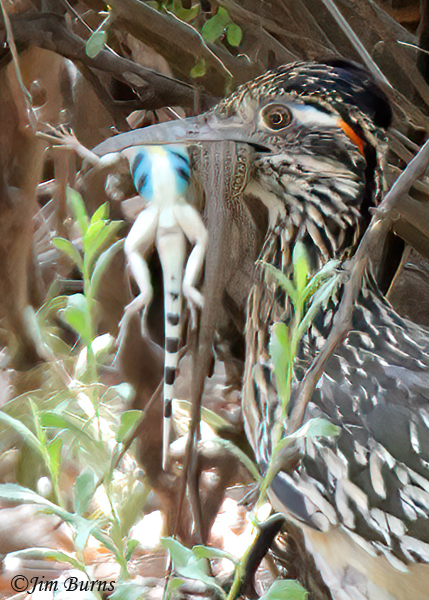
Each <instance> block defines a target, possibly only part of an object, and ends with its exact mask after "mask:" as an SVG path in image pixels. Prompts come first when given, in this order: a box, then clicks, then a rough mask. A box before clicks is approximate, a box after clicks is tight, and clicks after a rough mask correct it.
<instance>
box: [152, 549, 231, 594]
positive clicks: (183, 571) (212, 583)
mask: <svg viewBox="0 0 429 600" xmlns="http://www.w3.org/2000/svg"><path fill="white" fill-rule="evenodd" d="M161 544H162V545H163V546H164V548H166V549H167V550H168V551H169V552H170V555H171V560H172V561H173V563H174V567H175V569H176V571H177V572H178V573H179V575H181V576H182V577H186V578H188V579H197V580H198V581H202V582H203V583H205V584H206V585H207V586H209V587H210V588H213V589H216V590H217V591H218V592H219V593H220V594H221V596H222V598H225V592H224V591H223V589H222V588H221V587H220V586H219V585H218V584H217V582H216V580H215V579H214V577H210V576H209V575H208V570H209V569H208V563H207V560H206V559H203V558H200V559H197V558H196V557H195V555H194V553H193V552H192V550H189V548H185V546H182V544H180V542H178V541H177V540H174V539H173V538H161Z"/></svg>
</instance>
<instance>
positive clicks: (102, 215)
mask: <svg viewBox="0 0 429 600" xmlns="http://www.w3.org/2000/svg"><path fill="white" fill-rule="evenodd" d="M108 217H109V203H108V202H105V203H104V204H102V205H101V206H99V207H98V208H97V210H96V211H95V213H94V214H93V215H92V217H91V223H97V221H105V220H106V219H108Z"/></svg>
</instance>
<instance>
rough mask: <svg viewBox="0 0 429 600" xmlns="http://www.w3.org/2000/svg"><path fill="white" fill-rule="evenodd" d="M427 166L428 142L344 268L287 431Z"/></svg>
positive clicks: (299, 420)
mask: <svg viewBox="0 0 429 600" xmlns="http://www.w3.org/2000/svg"><path fill="white" fill-rule="evenodd" d="M428 165H429V140H428V141H427V142H426V143H425V144H424V146H422V148H421V150H420V151H419V153H418V154H417V156H415V157H414V158H413V160H412V161H411V162H410V163H409V164H408V166H407V168H406V169H405V170H404V171H403V172H402V174H401V175H400V177H398V179H397V180H396V181H395V183H394V185H393V186H392V188H391V189H390V191H389V192H388V194H387V195H386V197H385V198H384V200H383V201H382V202H381V204H380V206H379V207H378V208H377V209H376V211H375V214H374V215H373V217H372V220H371V223H370V226H369V227H368V229H367V231H366V233H365V235H364V236H363V238H362V241H361V243H360V245H359V248H358V249H357V251H356V254H355V256H354V257H353V259H352V260H351V261H350V262H349V264H348V271H349V273H350V279H349V280H348V281H347V283H346V284H345V285H344V292H343V296H342V298H341V302H340V306H339V309H338V311H337V313H336V315H335V318H334V324H333V327H332V330H331V333H330V334H329V336H328V339H327V340H326V344H325V346H324V347H323V349H322V350H321V352H320V353H319V354H318V355H317V357H316V358H315V359H314V361H313V363H312V365H311V367H310V368H309V370H308V371H307V373H306V374H305V377H304V379H303V380H302V382H301V385H300V386H299V389H298V394H297V401H296V404H295V406H294V408H293V410H292V414H291V417H290V421H289V423H290V430H289V432H290V433H292V432H293V431H296V430H297V429H298V428H299V427H301V425H302V424H303V422H304V416H305V410H306V408H307V404H308V403H309V402H310V400H311V397H312V395H313V392H314V389H315V387H316V385H317V382H318V381H319V379H320V377H321V376H322V374H323V371H324V369H325V366H326V363H327V361H328V360H329V358H330V357H331V356H332V354H333V353H334V352H335V350H336V348H337V347H338V345H339V344H340V343H341V342H342V341H343V340H344V339H345V337H346V336H347V334H348V332H349V331H350V327H351V323H352V316H353V308H354V306H355V303H356V300H357V298H358V296H359V293H360V291H361V289H362V284H363V278H364V275H365V270H366V267H367V264H368V262H369V260H370V258H371V256H373V254H374V250H375V248H376V247H377V246H378V245H379V244H380V243H381V242H382V240H383V239H384V236H385V235H386V233H387V232H388V230H389V229H390V228H391V227H392V224H393V223H394V221H395V220H396V219H397V217H398V216H399V214H398V213H397V210H396V209H397V205H398V204H399V202H400V201H401V199H402V197H403V196H404V195H406V194H407V193H408V192H409V190H410V188H411V187H412V185H413V183H414V182H415V181H416V180H417V179H418V178H419V177H421V176H422V175H423V174H424V173H425V171H426V169H427V167H428Z"/></svg>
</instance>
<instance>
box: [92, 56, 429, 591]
mask: <svg viewBox="0 0 429 600" xmlns="http://www.w3.org/2000/svg"><path fill="white" fill-rule="evenodd" d="M391 114H392V113H391V109H390V106H389V103H388V100H387V98H386V97H385V95H384V93H383V92H382V91H381V90H380V89H379V88H378V87H377V85H376V84H375V83H374V82H373V81H372V79H371V78H370V77H369V76H368V74H367V73H366V71H364V70H363V69H361V68H359V67H357V66H355V65H351V64H349V63H345V62H342V61H332V62H330V63H327V64H318V63H295V64H292V65H287V66H283V67H280V68H278V69H276V70H274V71H271V72H268V73H267V74H266V75H263V76H261V77H259V78H257V79H255V80H254V81H252V82H250V83H248V84H245V85H243V86H241V87H240V88H238V89H237V90H236V92H234V93H233V94H232V95H231V96H229V97H228V98H226V99H225V100H223V101H222V102H221V103H220V104H219V105H218V106H217V107H215V108H214V109H213V110H211V111H209V112H208V113H205V114H204V115H202V116H200V117H197V118H192V119H187V120H185V121H183V122H180V123H173V124H172V123H169V124H163V125H160V126H156V127H155V128H149V129H147V130H146V132H131V133H129V134H125V135H122V136H119V138H116V139H115V138H113V139H112V140H108V141H107V142H106V143H105V145H102V146H101V147H100V148H99V151H100V152H106V151H110V150H114V149H119V146H120V147H124V146H126V145H131V144H134V143H136V142H138V143H142V142H143V143H146V142H147V141H149V142H156V143H163V142H186V141H187V142H196V141H197V142H198V141H216V140H218V141H219V140H232V141H234V142H236V143H238V144H248V145H249V146H250V148H251V152H250V155H249V165H250V167H249V174H248V179H247V183H246V185H245V187H244V190H243V192H242V196H241V199H242V201H243V202H244V203H245V205H246V206H247V207H255V205H259V209H258V210H259V212H258V211H256V212H255V210H253V209H251V212H252V211H253V212H252V215H255V214H258V215H261V214H262V213H263V212H264V210H265V209H266V210H265V215H266V218H259V217H257V218H254V221H255V228H258V227H259V228H261V227H263V228H264V231H265V233H266V235H265V243H264V245H263V248H261V258H262V259H263V261H265V262H270V263H271V264H274V265H275V266H277V267H278V268H279V269H282V270H283V271H284V272H285V273H286V274H290V271H291V267H290V256H291V252H292V250H293V247H294V245H295V243H296V242H297V241H301V242H303V243H304V244H305V246H306V248H307V250H308V253H309V256H310V260H311V269H312V271H313V272H316V271H317V270H318V269H320V267H321V266H322V265H323V264H325V263H326V262H327V261H328V260H329V259H331V258H337V259H340V260H343V259H345V258H347V257H348V256H350V255H351V254H352V253H353V251H354V250H355V249H356V247H357V244H358V242H359V239H360V238H361V236H362V233H363V231H364V230H365V227H366V226H367V224H368V220H369V212H370V208H371V207H374V206H376V205H377V203H378V202H379V200H380V198H381V194H382V191H383V172H382V171H383V161H384V158H385V153H386V135H385V130H386V128H387V127H388V126H389V124H390V121H391ZM207 202H210V196H209V195H207ZM261 207H265V209H262V208H261ZM261 211H262V212H261ZM340 298H341V288H340V290H339V292H338V294H337V297H336V298H334V299H332V300H331V302H330V303H329V305H328V307H327V308H326V309H324V310H322V311H321V312H320V314H319V315H318V317H317V319H316V320H315V322H314V323H313V325H312V326H311V328H310V330H309V331H308V333H307V334H306V336H305V338H304V339H303V340H302V342H301V347H300V353H299V358H300V360H299V363H298V365H297V367H296V369H295V375H296V379H297V381H299V380H300V379H301V378H302V377H303V374H304V372H305V369H306V368H308V366H309V365H310V364H311V362H312V360H313V358H314V357H315V356H316V355H317V353H318V351H319V350H320V348H321V347H322V345H323V343H324V340H325V339H326V337H327V336H328V334H329V332H330V330H331V327H332V322H333V317H334V315H335V312H336V309H337V307H338V302H339V300H340ZM284 308H285V305H284V295H283V294H280V293H279V294H274V295H273V293H272V288H271V287H270V286H269V285H268V284H267V283H266V281H265V278H264V276H263V275H262V274H261V276H260V280H259V282H258V283H256V284H253V286H252V289H251V290H249V301H248V308H247V321H246V332H245V339H246V345H245V368H244V382H243V393H242V397H243V412H244V417H245V423H246V432H247V435H248V438H249V440H250V442H251V445H252V446H253V449H254V451H255V454H256V456H257V459H258V461H259V463H260V465H261V467H262V468H264V467H265V466H266V464H267V462H268V460H269V457H270V453H271V451H272V447H271V446H272V439H271V433H272V431H273V430H274V425H275V423H276V421H277V420H278V419H279V418H281V417H280V412H279V402H278V396H277V392H276V386H275V381H274V373H273V367H272V363H271V361H270V358H269V353H268V340H269V332H270V326H271V324H272V323H273V322H274V321H277V320H279V319H280V318H281V316H282V315H284ZM283 318H284V317H283ZM428 399H429V333H428V332H427V331H423V330H421V329H420V328H418V327H416V326H415V325H414V324H412V323H411V322H409V321H406V320H404V319H402V318H401V317H400V316H398V314H397V313H396V312H395V311H394V310H393V308H392V307H391V306H390V305H389V304H388V302H387V301H386V300H385V298H384V297H383V295H382V294H381V292H380V290H379V288H378V286H377V283H376V282H375V279H374V277H373V276H372V274H371V273H368V274H367V275H366V277H365V281H364V284H363V288H362V292H361V294H360V297H359V300H358V302H357V304H356V306H355V307H354V312H353V327H352V330H351V331H350V333H349V334H348V336H347V338H346V340H345V341H344V342H343V343H342V344H341V346H339V347H338V349H337V350H336V352H335V354H334V355H333V356H332V357H331V359H330V360H329V362H328V364H327V367H326V370H325V373H324V375H323V376H322V378H321V380H320V381H319V383H318V385H317V388H316V390H315V393H314V395H313V398H312V401H311V403H310V404H309V406H308V407H307V413H306V418H311V417H313V416H324V417H325V418H328V419H329V420H330V421H332V422H333V423H335V425H337V426H338V427H339V428H340V435H339V436H338V437H335V438H320V439H316V440H314V439H313V440H311V441H307V442H302V447H301V452H302V456H301V459H300V460H299V462H298V463H297V466H296V468H295V469H294V471H293V472H288V473H286V472H281V473H279V474H278V475H277V477H276V478H275V479H274V481H273V483H272V486H271V491H270V499H271V501H272V503H273V505H274V506H275V508H276V510H280V511H281V512H282V513H283V514H284V515H285V516H286V519H287V520H288V521H289V522H290V523H292V524H293V525H294V526H297V527H298V529H299V531H301V533H302V534H303V537H304V540H305V545H306V549H307V551H308V552H309V554H310V555H312V556H313V558H314V561H315V564H316V566H317V568H318V569H319V571H320V573H321V575H322V578H323V581H324V582H325V584H326V586H327V588H328V589H329V591H328V589H326V590H325V591H323V592H320V593H321V594H323V598H333V599H334V600H363V599H369V600H408V599H410V600H411V599H412V600H424V599H426V598H428V597H429V565H428V563H429V518H428V517H429V468H428V466H429V464H428V461H429V404H428ZM320 597H322V596H320Z"/></svg>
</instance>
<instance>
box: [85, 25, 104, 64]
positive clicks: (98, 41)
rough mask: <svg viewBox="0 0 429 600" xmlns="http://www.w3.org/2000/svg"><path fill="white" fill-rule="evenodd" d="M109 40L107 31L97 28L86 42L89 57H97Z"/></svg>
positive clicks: (86, 51)
mask: <svg viewBox="0 0 429 600" xmlns="http://www.w3.org/2000/svg"><path fill="white" fill-rule="evenodd" d="M106 42H107V32H106V31H104V30H100V31H99V30H97V31H94V33H93V34H92V35H91V36H90V37H89V38H88V40H87V42H86V44H85V54H86V55H87V56H89V58H95V57H96V56H97V55H98V54H100V52H101V51H102V50H103V48H104V46H105V44H106Z"/></svg>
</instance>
